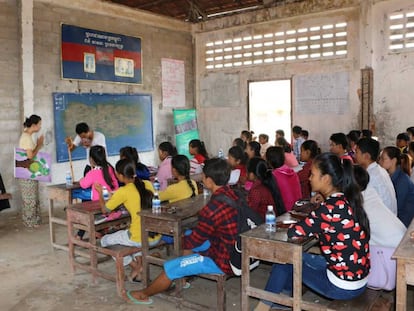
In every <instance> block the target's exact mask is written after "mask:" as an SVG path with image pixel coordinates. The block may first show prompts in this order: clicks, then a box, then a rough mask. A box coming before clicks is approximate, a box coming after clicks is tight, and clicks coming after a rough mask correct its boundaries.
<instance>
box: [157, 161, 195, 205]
mask: <svg viewBox="0 0 414 311" xmlns="http://www.w3.org/2000/svg"><path fill="white" fill-rule="evenodd" d="M171 171H172V175H173V177H174V178H175V179H176V180H177V181H178V182H177V183H174V184H172V185H169V186H168V187H167V188H166V189H165V190H164V191H161V192H160V193H159V196H160V200H161V201H168V202H169V203H173V202H176V201H180V200H184V199H187V198H190V197H191V198H192V197H194V196H195V195H196V194H197V184H196V182H195V181H194V180H192V179H190V161H189V160H188V158H187V157H186V156H185V155H182V154H179V155H176V156H173V157H172V159H171Z"/></svg>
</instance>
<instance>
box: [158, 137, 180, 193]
mask: <svg viewBox="0 0 414 311" xmlns="http://www.w3.org/2000/svg"><path fill="white" fill-rule="evenodd" d="M176 154H177V148H175V146H174V145H173V144H172V143H170V142H169V141H164V142H162V143H161V144H159V145H158V157H159V158H160V160H161V163H160V165H159V166H158V171H157V175H156V178H157V179H158V181H159V182H160V190H165V189H166V188H167V186H168V179H171V178H172V177H173V176H172V170H171V159H172V157H173V156H175V155H176Z"/></svg>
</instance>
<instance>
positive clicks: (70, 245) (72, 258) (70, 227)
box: [51, 210, 76, 273]
mask: <svg viewBox="0 0 414 311" xmlns="http://www.w3.org/2000/svg"><path fill="white" fill-rule="evenodd" d="M66 215H67V223H68V227H67V229H68V253H69V265H70V269H71V271H72V273H75V270H76V269H75V245H74V244H73V239H74V237H73V223H72V212H71V211H70V210H68V211H67V213H66ZM51 228H52V227H51ZM52 246H53V245H52Z"/></svg>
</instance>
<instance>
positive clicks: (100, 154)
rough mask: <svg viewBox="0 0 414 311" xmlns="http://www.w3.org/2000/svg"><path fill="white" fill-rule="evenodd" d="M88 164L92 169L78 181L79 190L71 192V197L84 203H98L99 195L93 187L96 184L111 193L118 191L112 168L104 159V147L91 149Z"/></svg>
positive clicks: (97, 146)
mask: <svg viewBox="0 0 414 311" xmlns="http://www.w3.org/2000/svg"><path fill="white" fill-rule="evenodd" d="M89 163H90V164H91V168H92V169H91V170H90V171H88V172H87V173H86V175H85V176H84V177H83V178H81V179H80V180H79V185H80V186H81V188H80V189H74V190H72V197H73V198H76V199H81V200H85V201H98V200H99V193H98V191H97V190H96V188H95V186H94V185H95V184H96V183H98V184H100V185H102V186H104V187H105V188H106V189H107V190H108V191H109V192H113V191H115V190H116V189H118V180H117V179H116V176H115V170H114V168H113V167H112V165H111V164H110V163H109V162H108V160H107V159H106V153H105V148H104V147H102V146H99V145H96V146H92V147H91V149H90V151H89Z"/></svg>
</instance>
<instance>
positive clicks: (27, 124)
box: [23, 114, 42, 128]
mask: <svg viewBox="0 0 414 311" xmlns="http://www.w3.org/2000/svg"><path fill="white" fill-rule="evenodd" d="M41 120H42V118H41V117H39V116H38V115H37V114H32V115H31V116H30V117H28V118H26V119H25V120H24V123H23V126H24V127H25V128H29V127H31V126H32V125H33V124H38V123H39V122H40V121H41Z"/></svg>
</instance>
